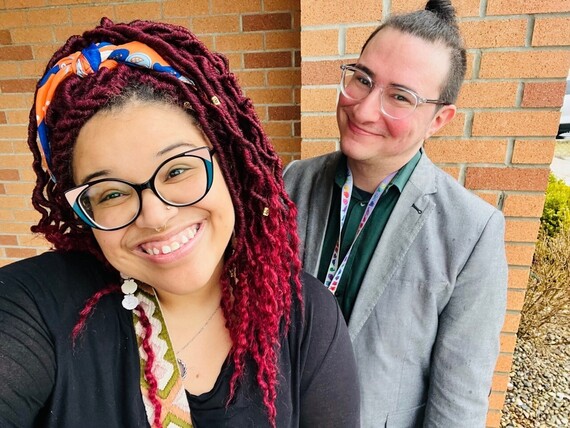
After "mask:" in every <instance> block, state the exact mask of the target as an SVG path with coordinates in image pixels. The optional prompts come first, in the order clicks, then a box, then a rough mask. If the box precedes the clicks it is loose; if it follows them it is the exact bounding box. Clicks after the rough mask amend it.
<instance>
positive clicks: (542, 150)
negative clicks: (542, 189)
mask: <svg viewBox="0 0 570 428" xmlns="http://www.w3.org/2000/svg"><path fill="white" fill-rule="evenodd" d="M555 145H556V140H554V139H552V140H516V141H515V145H514V150H513V158H512V162H513V163H514V164H546V165H550V164H551V163H552V158H553V157H554V147H555Z"/></svg>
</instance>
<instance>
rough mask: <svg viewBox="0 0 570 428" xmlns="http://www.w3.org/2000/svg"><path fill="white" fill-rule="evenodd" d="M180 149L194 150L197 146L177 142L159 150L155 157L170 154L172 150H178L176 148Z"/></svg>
mask: <svg viewBox="0 0 570 428" xmlns="http://www.w3.org/2000/svg"><path fill="white" fill-rule="evenodd" d="M180 147H188V148H191V149H195V148H197V147H198V146H196V145H194V144H192V143H187V142H183V141H181V142H178V143H173V144H170V145H169V146H166V147H165V148H164V149H162V150H159V151H158V152H157V153H156V157H160V156H164V155H165V154H167V153H169V152H171V151H172V150H175V149H178V148H180Z"/></svg>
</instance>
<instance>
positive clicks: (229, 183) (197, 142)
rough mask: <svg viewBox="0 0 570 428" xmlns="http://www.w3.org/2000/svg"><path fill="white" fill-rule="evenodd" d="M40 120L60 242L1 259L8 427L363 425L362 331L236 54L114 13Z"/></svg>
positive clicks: (58, 57) (51, 218)
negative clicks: (306, 234)
mask: <svg viewBox="0 0 570 428" xmlns="http://www.w3.org/2000/svg"><path fill="white" fill-rule="evenodd" d="M30 118H31V120H30V127H29V140H28V143H29V145H30V148H31V151H32V153H33V154H34V170H35V172H36V173H37V183H36V187H35V190H34V194H33V203H34V206H35V208H36V209H37V210H38V211H39V212H40V213H41V216H42V217H41V220H40V221H39V224H38V225H37V226H34V227H33V229H32V230H33V232H37V233H43V234H44V235H45V237H46V238H47V239H48V240H49V241H50V242H51V243H52V244H53V246H54V249H55V251H53V252H50V253H45V254H43V255H41V256H38V257H35V258H31V259H28V260H24V261H21V262H18V263H14V264H12V265H9V266H7V267H5V268H3V269H1V270H0V317H1V319H2V323H0V425H1V426H19V427H26V426H49V427H72V426H74V427H75V426H82V427H88V426H97V427H101V426H105V427H115V426H116V427H119V426H120V427H130V426H132V427H140V426H147V425H151V426H156V427H157V426H181V427H186V426H191V425H192V424H193V425H194V426H198V427H202V426H205V427H218V426H220V427H221V426H224V427H225V426H228V427H229V426H231V427H249V426H251V427H253V426H255V427H259V426H277V427H289V426H311V427H316V426H327V427H334V426H339V427H341V426H342V427H345V426H350V427H352V426H357V425H358V423H359V422H358V418H359V416H358V406H359V401H358V400H359V396H358V386H357V383H356V382H357V381H356V369H355V364H354V355H353V354H352V349H351V345H350V340H349V338H348V333H347V330H346V326H345V325H344V324H343V319H342V316H341V315H340V312H339V310H338V308H337V306H336V303H335V300H334V297H333V296H332V295H330V293H329V292H328V291H327V290H326V289H325V288H324V287H322V285H320V283H318V282H317V281H316V280H315V279H313V278H311V277H309V276H307V275H302V274H301V272H300V263H299V260H298V258H297V249H298V248H297V247H298V240H297V237H296V236H295V235H294V231H295V230H296V227H295V221H294V218H295V210H294V207H293V205H292V203H291V202H290V200H289V198H288V197H287V196H286V194H285V192H284V189H283V183H282V180H281V178H280V177H281V165H280V161H279V158H278V156H277V155H276V153H275V152H274V151H273V148H272V147H271V145H270V143H269V142H268V139H267V137H266V136H265V134H264V132H263V130H262V128H261V125H260V122H259V120H258V118H257V117H256V115H255V113H254V109H253V106H252V104H251V102H250V100H249V99H247V98H245V97H244V96H243V95H242V93H241V90H240V88H239V86H238V85H237V83H236V79H235V77H234V76H233V75H232V74H231V73H230V72H229V70H228V68H227V62H226V60H225V58H224V57H223V56H221V55H219V54H215V53H211V52H209V51H208V50H207V49H206V48H205V46H204V45H203V44H202V43H201V42H200V41H199V40H198V39H196V37H195V36H194V35H193V34H191V33H189V32H188V31H187V30H186V29H184V28H182V27H175V26H170V25H165V24H159V23H152V22H146V21H135V22H132V23H130V24H113V23H112V22H111V21H109V20H108V19H103V20H102V22H101V26H99V27H97V28H95V29H93V30H91V31H88V32H86V33H85V34H84V35H83V36H82V37H79V36H75V37H72V38H70V39H69V40H68V41H67V43H66V44H65V45H64V46H63V47H62V48H61V49H60V50H59V51H58V52H56V53H55V55H54V57H53V58H52V59H51V61H50V62H49V64H48V66H47V71H46V74H45V75H44V77H43V78H42V79H41V80H40V82H39V83H38V89H37V92H36V103H35V107H34V108H33V109H32V112H31V115H30ZM36 136H37V137H38V139H39V144H37V143H36ZM121 293H122V295H121Z"/></svg>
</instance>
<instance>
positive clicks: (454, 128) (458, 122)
mask: <svg viewBox="0 0 570 428" xmlns="http://www.w3.org/2000/svg"><path fill="white" fill-rule="evenodd" d="M464 129H465V113H463V112H457V113H455V117H454V118H453V120H452V121H451V122H449V123H448V124H446V125H445V126H444V127H443V128H441V129H440V130H439V131H437V132H436V133H435V134H434V136H436V137H461V136H462V135H463V130H464Z"/></svg>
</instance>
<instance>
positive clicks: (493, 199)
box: [474, 192, 499, 208]
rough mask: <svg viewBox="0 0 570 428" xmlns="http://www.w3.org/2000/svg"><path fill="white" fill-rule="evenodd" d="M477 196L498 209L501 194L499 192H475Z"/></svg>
mask: <svg viewBox="0 0 570 428" xmlns="http://www.w3.org/2000/svg"><path fill="white" fill-rule="evenodd" d="M474 193H475V194H476V195H477V196H479V197H480V198H481V199H483V200H484V201H485V202H487V203H488V204H489V205H492V206H494V207H495V208H497V203H498V201H499V194H498V193H497V192H474Z"/></svg>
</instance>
